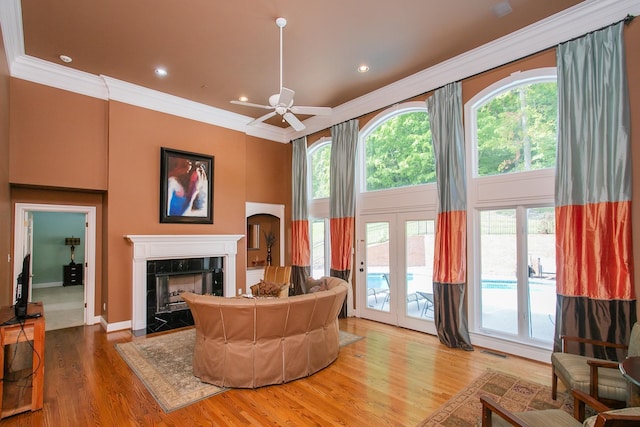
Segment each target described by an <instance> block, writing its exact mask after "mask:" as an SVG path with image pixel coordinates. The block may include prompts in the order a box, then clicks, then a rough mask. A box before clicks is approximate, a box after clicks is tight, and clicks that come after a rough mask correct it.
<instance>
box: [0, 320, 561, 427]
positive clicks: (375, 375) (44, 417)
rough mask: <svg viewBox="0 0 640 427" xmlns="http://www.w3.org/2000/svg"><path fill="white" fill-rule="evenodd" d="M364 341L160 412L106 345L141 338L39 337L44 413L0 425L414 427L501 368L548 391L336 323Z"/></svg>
mask: <svg viewBox="0 0 640 427" xmlns="http://www.w3.org/2000/svg"><path fill="white" fill-rule="evenodd" d="M340 327H341V329H342V330H345V331H347V332H351V333H354V334H358V335H361V336H364V337H365V339H362V340H360V341H358V342H356V343H354V344H350V345H348V346H346V347H343V348H342V349H341V350H340V355H339V357H338V360H337V361H336V362H334V363H333V364H332V365H330V366H329V367H327V368H326V369H324V370H322V371H320V372H318V373H316V374H315V375H312V376H311V377H308V378H304V379H301V380H297V381H294V382H291V383H288V384H282V385H277V386H269V387H263V388H259V389H255V390H243V389H234V390H229V391H227V392H224V393H221V394H219V395H216V396H213V397H210V398H208V399H205V400H202V401H200V402H197V403H195V404H193V405H190V406H188V407H186V408H182V409H179V410H176V411H174V412H171V413H169V414H165V413H164V412H163V411H162V409H161V408H160V407H159V406H158V405H157V404H156V402H155V400H154V398H153V396H151V394H149V392H148V391H147V389H146V388H145V386H144V385H143V384H142V383H141V382H140V381H139V380H138V378H137V377H136V375H135V374H134V373H133V372H132V371H131V370H130V369H129V367H128V366H127V364H126V363H125V362H124V361H123V360H122V359H121V358H120V356H119V354H118V353H117V351H116V350H115V348H114V344H116V343H122V342H128V341H131V340H138V339H145V337H133V336H132V334H131V333H130V332H128V331H122V332H112V333H110V334H106V333H105V332H103V330H102V329H101V327H100V326H98V325H96V326H81V327H75V328H69V329H60V330H54V331H47V332H46V338H45V339H46V343H45V367H46V369H45V387H44V409H43V410H42V411H37V412H33V413H30V412H27V413H22V414H17V415H14V416H12V417H9V418H6V419H4V420H2V421H1V422H0V426H218V425H220V426H228V425H231V426H233V425H260V426H272V425H288V426H307V425H309V426H330V425H343V426H383V425H386V426H415V425H416V424H417V423H418V422H420V421H421V420H423V419H424V418H426V417H427V416H428V415H429V414H431V413H432V412H434V411H435V410H436V409H437V408H438V407H439V406H440V405H442V404H443V403H444V402H446V401H447V400H448V399H450V398H451V397H452V396H453V395H454V394H456V393H457V392H458V391H460V390H461V389H462V388H464V387H465V386H466V385H467V384H469V383H470V382H471V381H472V380H473V379H474V378H476V377H477V376H479V375H480V374H481V373H482V372H483V371H484V370H485V369H487V368H491V369H495V370H501V371H504V372H507V373H510V374H513V375H518V376H521V377H525V378H527V379H529V380H532V381H536V382H539V383H542V384H547V385H550V383H551V368H550V365H547V364H543V363H539V362H534V361H529V360H526V359H521V358H518V357H515V356H508V357H507V358H502V357H498V356H495V355H491V354H488V353H484V352H482V351H481V349H480V348H476V350H475V351H473V352H465V351H462V350H454V349H450V348H448V347H446V346H444V345H442V344H440V342H439V341H438V339H437V338H436V337H434V336H431V335H426V334H422V333H419V332H414V331H410V330H407V329H402V328H396V327H392V326H388V325H384V324H380V323H376V322H372V321H368V320H363V319H356V318H349V319H340Z"/></svg>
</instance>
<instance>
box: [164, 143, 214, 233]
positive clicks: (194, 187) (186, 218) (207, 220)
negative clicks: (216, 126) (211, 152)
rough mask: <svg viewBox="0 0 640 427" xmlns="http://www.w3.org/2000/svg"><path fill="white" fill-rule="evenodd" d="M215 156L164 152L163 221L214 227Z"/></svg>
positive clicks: (165, 149) (168, 150)
mask: <svg viewBox="0 0 640 427" xmlns="http://www.w3.org/2000/svg"><path fill="white" fill-rule="evenodd" d="M213 178H214V157H213V156H207V155H204V154H198V153H191V152H189V151H182V150H174V149H171V148H166V147H161V149H160V222H161V223H187V224H213Z"/></svg>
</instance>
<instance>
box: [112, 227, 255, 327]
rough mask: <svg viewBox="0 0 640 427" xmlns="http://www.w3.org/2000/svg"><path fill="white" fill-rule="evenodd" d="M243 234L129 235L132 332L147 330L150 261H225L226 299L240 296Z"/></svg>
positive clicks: (224, 288) (127, 236)
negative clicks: (238, 271) (239, 256)
mask: <svg viewBox="0 0 640 427" xmlns="http://www.w3.org/2000/svg"><path fill="white" fill-rule="evenodd" d="M243 237H244V235H242V234H194V235H189V234H185V235H157V234H155V235H126V236H124V238H125V239H127V240H129V241H130V242H131V243H133V277H132V279H133V283H132V294H133V295H132V296H133V301H132V304H131V311H132V313H131V329H133V330H134V331H138V330H141V329H146V328H147V260H156V259H173V258H200V257H202V258H205V257H223V258H224V261H223V266H224V275H223V277H224V284H223V290H224V291H223V292H224V295H225V296H234V295H235V293H236V256H237V254H238V240H240V239H241V238H243Z"/></svg>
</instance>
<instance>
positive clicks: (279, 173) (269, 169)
mask: <svg viewBox="0 0 640 427" xmlns="http://www.w3.org/2000/svg"><path fill="white" fill-rule="evenodd" d="M291 153H292V149H291V144H289V143H287V144H282V143H279V142H270V141H264V140H262V139H259V138H255V137H247V171H246V177H247V190H246V196H247V201H248V202H256V203H275V204H282V205H284V215H285V248H284V249H285V250H284V254H285V257H284V258H285V259H284V263H285V264H291V188H292V184H291ZM279 243H280V242H279ZM245 255H246V251H245ZM238 261H240V258H238ZM245 265H246V259H245Z"/></svg>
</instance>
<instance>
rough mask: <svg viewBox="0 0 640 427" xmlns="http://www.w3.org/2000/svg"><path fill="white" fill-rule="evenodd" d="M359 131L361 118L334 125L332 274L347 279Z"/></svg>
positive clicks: (331, 206) (331, 199) (331, 229)
mask: <svg viewBox="0 0 640 427" xmlns="http://www.w3.org/2000/svg"><path fill="white" fill-rule="evenodd" d="M358 132H359V128H358V120H350V121H348V122H344V123H340V124H337V125H334V126H332V127H331V159H330V166H329V179H330V181H331V184H330V196H329V216H330V218H329V227H330V233H331V276H333V277H339V278H341V279H343V280H347V281H348V280H349V279H350V276H351V262H352V257H353V240H354V233H355V214H356V207H355V206H356V193H355V186H356V179H355V178H356V149H357V146H358ZM345 303H346V301H345ZM341 315H342V316H344V315H346V308H343V311H342V313H341Z"/></svg>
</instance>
